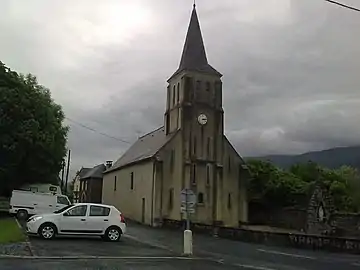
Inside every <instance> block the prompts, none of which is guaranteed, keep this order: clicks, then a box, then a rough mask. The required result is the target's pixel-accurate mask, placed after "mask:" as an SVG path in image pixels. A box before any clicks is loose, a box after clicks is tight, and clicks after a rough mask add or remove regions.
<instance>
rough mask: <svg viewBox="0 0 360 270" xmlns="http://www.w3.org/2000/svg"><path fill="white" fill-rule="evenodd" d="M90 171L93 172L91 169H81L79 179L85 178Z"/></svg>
mask: <svg viewBox="0 0 360 270" xmlns="http://www.w3.org/2000/svg"><path fill="white" fill-rule="evenodd" d="M90 170H91V168H84V167H82V168H81V169H80V171H79V177H80V178H82V177H84V175H85V174H86V173H87V172H88V171H90Z"/></svg>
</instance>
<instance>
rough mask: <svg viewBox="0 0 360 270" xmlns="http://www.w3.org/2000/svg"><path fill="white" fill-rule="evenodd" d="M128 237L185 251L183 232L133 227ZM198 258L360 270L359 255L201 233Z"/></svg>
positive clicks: (251, 265) (276, 267) (308, 269)
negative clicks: (229, 238) (256, 242)
mask: <svg viewBox="0 0 360 270" xmlns="http://www.w3.org/2000/svg"><path fill="white" fill-rule="evenodd" d="M128 234H129V236H130V237H133V238H134V239H138V240H139V241H143V242H144V243H148V244H153V245H156V246H157V247H159V248H163V249H168V250H170V251H173V252H176V253H179V252H181V250H182V232H180V231H172V230H164V229H153V228H149V227H145V226H141V225H137V224H131V226H129V230H128ZM194 255H195V256H199V257H206V258H211V259H215V260H217V261H219V262H222V263H223V264H225V265H237V266H243V267H245V268H247V269H255V270H256V269H258V270H313V269H314V270H322V269H323V270H338V269H342V270H347V269H349V270H351V269H357V270H358V269H359V267H360V257H359V256H355V255H348V254H338V253H327V252H320V251H309V250H300V249H292V248H281V247H269V246H264V245H258V244H250V243H244V242H239V241H232V240H227V239H221V238H214V237H211V236H206V235H199V234H194Z"/></svg>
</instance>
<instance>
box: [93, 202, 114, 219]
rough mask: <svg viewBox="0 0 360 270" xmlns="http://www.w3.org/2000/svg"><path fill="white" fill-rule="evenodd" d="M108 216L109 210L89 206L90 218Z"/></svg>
mask: <svg viewBox="0 0 360 270" xmlns="http://www.w3.org/2000/svg"><path fill="white" fill-rule="evenodd" d="M109 214H110V208H108V207H102V206H96V205H91V206H90V216H92V217H105V216H108V215H109Z"/></svg>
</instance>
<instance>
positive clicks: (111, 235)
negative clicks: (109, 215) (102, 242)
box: [104, 227, 122, 242]
mask: <svg viewBox="0 0 360 270" xmlns="http://www.w3.org/2000/svg"><path fill="white" fill-rule="evenodd" d="M121 233H122V232H121V230H120V229H119V228H117V227H110V228H108V229H107V230H106V232H105V235H104V238H105V239H106V240H107V241H110V242H116V241H119V240H120V238H121Z"/></svg>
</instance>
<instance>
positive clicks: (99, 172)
mask: <svg viewBox="0 0 360 270" xmlns="http://www.w3.org/2000/svg"><path fill="white" fill-rule="evenodd" d="M105 169H106V166H105V165H104V164H99V165H96V166H95V167H93V168H91V169H89V170H88V171H87V172H86V173H85V174H84V175H83V176H82V177H80V179H85V178H102V177H103V173H104V171H105Z"/></svg>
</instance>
